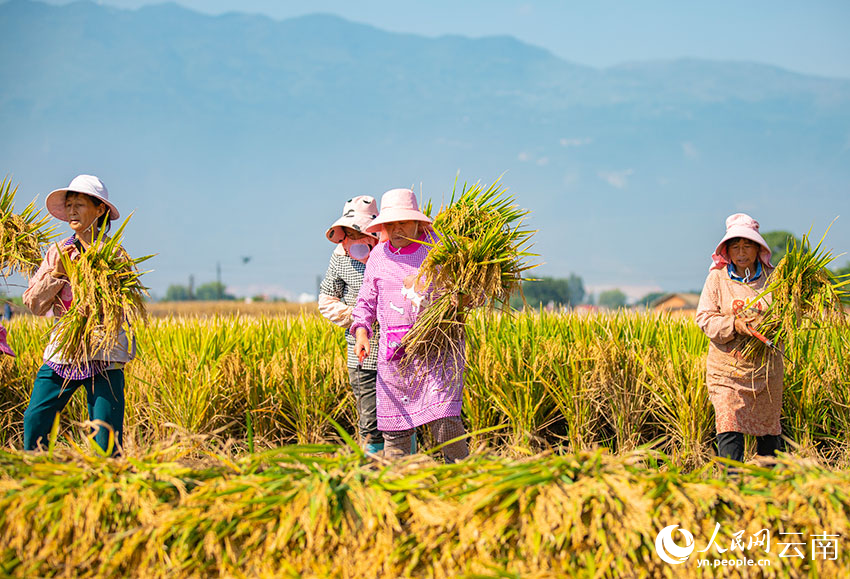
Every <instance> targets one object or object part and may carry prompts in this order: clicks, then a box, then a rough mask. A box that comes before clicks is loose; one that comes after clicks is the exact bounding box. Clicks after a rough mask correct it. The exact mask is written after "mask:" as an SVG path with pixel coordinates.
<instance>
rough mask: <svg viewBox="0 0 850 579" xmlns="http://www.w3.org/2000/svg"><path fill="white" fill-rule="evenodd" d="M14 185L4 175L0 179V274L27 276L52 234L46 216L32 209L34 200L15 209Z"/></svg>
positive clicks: (37, 262) (48, 218) (36, 263)
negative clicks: (18, 209) (17, 210)
mask: <svg viewBox="0 0 850 579" xmlns="http://www.w3.org/2000/svg"><path fill="white" fill-rule="evenodd" d="M17 191H18V188H17V186H15V187H14V188H13V187H12V182H11V180H10V179H9V178H8V177H7V178H4V179H2V180H0V274H2V275H3V276H4V277H6V276H8V275H9V274H11V273H14V272H18V273H20V274H23V275H25V276H30V275H32V273H33V272H34V271H35V270H36V269H37V268H38V266H39V264H40V263H41V252H42V249H43V248H44V247H45V245H46V244H48V243H50V241H51V240H52V239H53V238H54V237H55V227H49V226H48V225H47V224H48V222H49V220H50V216H49V215H42V214H41V212H40V211H38V210H36V208H35V201H33V202H31V203H30V204H28V205H27V206H26V207H24V209H23V211H21V212H20V213H16V212H15V196H16V195H17Z"/></svg>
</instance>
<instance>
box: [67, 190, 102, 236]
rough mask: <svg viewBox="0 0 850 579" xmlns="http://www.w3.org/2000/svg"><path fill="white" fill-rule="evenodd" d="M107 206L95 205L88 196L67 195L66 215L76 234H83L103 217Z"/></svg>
mask: <svg viewBox="0 0 850 579" xmlns="http://www.w3.org/2000/svg"><path fill="white" fill-rule="evenodd" d="M105 212H106V205H95V203H94V201H92V199H91V197H89V196H88V195H81V194H79V193H78V194H76V195H72V194H70V193H68V194H66V195H65V215H66V216H67V217H68V225H70V226H71V229H73V230H74V232H75V233H83V232H85V231H86V230H87V229H88V228H89V227H91V224H92V223H94V221H95V220H96V219H98V218H100V217H102V216H103V214H104V213H105Z"/></svg>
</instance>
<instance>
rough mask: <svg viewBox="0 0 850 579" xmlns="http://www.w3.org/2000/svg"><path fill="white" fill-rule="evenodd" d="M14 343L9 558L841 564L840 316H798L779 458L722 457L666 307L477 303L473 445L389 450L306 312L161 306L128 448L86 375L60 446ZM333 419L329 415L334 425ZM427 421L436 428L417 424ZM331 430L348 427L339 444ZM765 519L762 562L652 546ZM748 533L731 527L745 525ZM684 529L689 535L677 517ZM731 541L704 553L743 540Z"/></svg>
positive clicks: (33, 350)
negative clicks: (37, 405) (32, 432)
mask: <svg viewBox="0 0 850 579" xmlns="http://www.w3.org/2000/svg"><path fill="white" fill-rule="evenodd" d="M8 328H9V341H10V344H11V345H12V347H13V348H14V349H15V351H16V352H18V354H19V356H18V358H16V359H11V358H8V357H3V358H2V359H0V378H2V385H3V387H2V391H0V408H2V413H0V417H2V420H3V424H2V428H0V436H2V440H0V444H2V446H3V448H4V450H2V451H0V551H2V553H0V561H2V563H0V574H9V575H15V576H25V577H32V576H54V575H55V576H116V577H117V576H128V575H131V576H139V577H153V576H162V577H164V576H169V577H258V576H259V577H262V576H268V577H272V576H275V577H279V576H288V577H290V576H291V577H399V576H417V577H460V576H466V577H555V576H565V575H566V576H579V577H595V576H603V577H605V576H609V577H657V576H668V577H680V576H744V577H746V576H778V577H807V576H810V575H812V574H817V575H818V576H823V577H834V576H840V573H841V570H844V569H847V568H850V542H848V536H850V533H848V530H849V529H848V527H850V475H848V472H847V470H846V469H847V466H848V464H849V463H850V460H848V459H850V452H848V441H850V364H848V355H850V354H848V353H850V332H848V330H847V329H846V328H841V329H839V328H830V329H826V330H820V331H811V332H806V333H801V334H798V335H797V336H796V337H795V338H794V340H795V342H794V343H793V344H789V348H788V351H789V355H790V356H791V358H792V361H791V362H788V363H786V380H785V383H786V390H785V405H784V412H783V430H784V432H785V434H786V435H787V436H788V438H789V439H790V440H791V441H792V442H793V443H794V447H793V451H792V453H791V455H790V456H789V457H788V458H786V459H783V460H782V461H780V464H779V465H778V466H776V467H775V468H766V467H760V466H749V467H747V468H746V469H745V470H744V471H743V472H742V473H741V475H740V476H739V477H738V478H735V479H727V478H725V475H724V474H723V473H722V471H721V469H720V468H719V467H718V465H717V464H715V463H714V462H713V461H712V460H711V457H712V456H713V451H712V448H711V442H712V438H713V435H714V426H713V420H714V419H713V413H712V409H711V405H710V403H709V402H708V397H707V393H706V390H705V382H704V359H705V354H706V352H707V346H708V344H707V340H706V338H705V337H704V335H703V334H702V333H701V332H700V331H699V329H698V328H697V327H696V326H695V325H694V323H693V321H692V320H690V319H686V318H676V319H671V318H667V317H655V316H653V315H633V314H619V315H607V316H606V315H602V316H597V317H576V316H569V315H555V314H545V313H544V314H537V313H534V314H520V315H515V316H498V315H488V316H483V315H482V316H477V317H475V318H474V320H473V321H472V324H471V327H470V330H469V332H468V353H469V364H468V369H467V374H466V390H465V405H464V418H465V421H466V424H467V427H468V429H469V430H471V431H474V432H475V434H474V435H473V444H472V449H473V456H472V457H471V458H470V459H469V460H468V461H465V462H463V463H461V464H458V465H441V464H437V463H436V462H434V461H433V460H431V459H430V458H428V457H422V456H419V457H416V458H414V459H412V460H411V461H408V462H402V463H400V464H396V465H386V464H382V463H379V462H374V461H371V460H369V459H367V458H365V457H363V456H362V455H361V454H359V451H357V450H356V445H351V444H349V443H348V442H347V441H346V440H345V438H346V436H347V435H346V434H345V433H346V432H348V433H351V432H353V431H354V429H353V427H352V424H353V419H354V416H353V402H352V400H351V397H350V394H349V387H348V384H347V372H346V369H345V356H344V339H343V336H342V333H341V331H340V330H338V329H337V328H335V327H333V326H331V325H330V324H328V323H327V322H325V321H324V320H323V319H322V318H320V317H318V316H316V315H310V314H299V315H290V316H278V317H263V316H256V317H252V316H239V317H237V316H225V317H221V316H213V317H181V318H168V317H166V318H155V319H152V320H151V321H150V323H149V324H148V326H147V327H146V328H142V329H140V330H139V340H140V343H139V349H140V357H139V359H138V360H137V361H135V362H133V363H132V364H131V365H129V366H128V368H127V372H126V376H127V379H126V400H127V406H126V420H125V430H126V432H125V442H126V444H127V449H126V450H127V452H126V455H127V457H126V458H123V459H117V460H113V459H103V458H101V457H99V456H96V455H95V454H94V453H93V452H92V451H91V450H89V449H88V447H87V445H86V444H85V442H86V441H85V439H84V438H83V437H82V435H81V434H80V433H81V429H80V428H79V427H78V426H75V425H74V424H78V423H80V422H82V421H83V420H84V419H85V401H84V399H83V396H82V393H79V394H78V395H77V396H76V397H75V399H74V401H73V402H72V404H71V405H70V406H69V408H68V410H67V412H66V416H63V429H62V431H61V435H60V437H59V441H58V443H57V447H56V449H55V450H54V451H53V453H52V454H50V455H48V454H47V453H42V454H35V455H33V454H24V453H20V452H18V451H16V450H14V449H15V448H19V447H20V441H21V429H22V415H23V410H24V408H25V406H26V403H27V401H28V397H29V391H30V388H31V385H32V378H33V376H34V375H35V372H36V370H37V368H38V366H39V365H40V364H41V352H42V349H43V346H44V343H45V338H46V336H45V333H46V331H47V329H48V323H47V321H46V320H36V319H33V318H28V317H20V318H15V319H13V320H12V321H11V323H10V324H9V326H8ZM335 423H336V424H338V425H339V428H340V431H338V430H337V427H336V426H335ZM426 442H427V441H426ZM338 444H341V445H342V446H337V445H338ZM673 524H678V525H681V528H682V529H688V530H690V532H691V533H692V534H693V537H694V541H695V543H696V548H697V549H702V548H703V546H705V545H707V544H708V543H709V539H710V538H711V536H712V532H713V531H714V529H715V525H719V527H718V535H717V536H716V545H722V546H724V547H727V548H728V547H729V546H730V545H734V544H735V540H736V535H735V533H737V532H741V533H744V537H745V538H746V537H749V536H751V535H753V534H755V533H757V532H758V531H759V530H761V529H768V530H769V531H770V533H771V534H772V536H773V537H774V545H773V547H772V548H771V549H770V550H769V551H767V550H764V549H762V550H761V551H760V552H759V553H758V555H756V554H754V551H756V548H755V547H754V548H753V549H752V550H751V551H750V552H748V553H747V555H746V556H749V557H751V558H752V559H763V560H764V561H766V564H767V565H768V566H767V567H760V568H758V569H755V570H753V569H752V568H747V567H729V566H726V565H724V566H719V567H716V568H714V567H699V566H698V563H697V554H696V553H694V554H693V555H692V556H690V558H689V559H688V561H687V562H686V563H684V564H682V565H678V566H677V565H671V564H669V563H666V562H664V561H662V560H661V559H660V558H659V556H658V555H657V553H656V547H655V541H656V536H657V535H658V533H659V531H660V530H661V529H662V528H664V527H666V526H668V525H673ZM781 533H801V534H802V535H801V536H802V537H804V538H805V540H806V541H809V540H810V539H811V540H812V541H813V539H812V538H813V537H815V536H816V535H817V534H818V533H823V534H830V535H838V536H839V537H840V539H838V541H840V542H838V543H837V552H836V553H835V559H834V560H828V559H827V558H826V557H822V558H816V557H813V556H808V555H809V551H808V550H807V549H808V548H809V547H808V546H807V547H806V549H804V550H806V553H807V557H805V558H795V559H792V558H787V557H780V555H779V552H780V549H778V548H777V544H776V541H777V539H778V537H779V535H780V534H781ZM738 538H740V537H738ZM677 540H678V542H679V543H680V544H681V543H682V542H683V539H682V535H678V538H677ZM743 555H744V554H743V553H742V551H741V550H738V551H735V550H732V551H727V552H726V553H725V555H720V554H719V551H716V550H713V549H712V550H709V551H708V553H707V554H702V555H699V557H708V558H709V559H718V558H719V559H718V561H719V560H720V559H724V558H725V559H735V558H740V557H741V556H743Z"/></svg>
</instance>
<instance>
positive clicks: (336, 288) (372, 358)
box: [319, 195, 384, 453]
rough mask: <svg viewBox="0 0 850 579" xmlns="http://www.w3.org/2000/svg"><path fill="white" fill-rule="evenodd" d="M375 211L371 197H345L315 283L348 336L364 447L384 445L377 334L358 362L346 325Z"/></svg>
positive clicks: (324, 309)
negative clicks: (377, 400)
mask: <svg viewBox="0 0 850 579" xmlns="http://www.w3.org/2000/svg"><path fill="white" fill-rule="evenodd" d="M377 216H378V204H377V203H376V202H375V198H374V197H369V196H368V195H359V196H357V197H354V198H352V199H349V200H348V201H346V202H345V205H344V206H343V208H342V217H340V218H339V219H337V220H336V221H335V222H334V223H333V225H331V226H330V227H329V228H328V230H327V231H326V232H325V236H326V237H327V238H328V240H329V241H330V242H332V243H335V244H336V249H334V252H333V254H332V255H331V262H330V264H329V265H328V271H327V273H325V278H324V279H323V280H322V284H321V285H320V286H319V311H320V312H321V313H322V315H323V316H325V318H327V319H328V320H330V321H331V322H333V323H334V324H336V325H338V326H340V327H343V328H345V340H346V342H348V377H349V379H350V381H351V388H352V390H353V392H354V400H355V402H356V405H357V426H358V430H359V432H360V437H361V439H362V440H363V443H364V445H365V448H366V452H370V453H376V452H378V451H379V450H383V448H384V437H383V435H382V434H381V431H380V430H378V419H377V416H376V415H375V383H376V380H377V373H378V372H377V358H378V336H377V334H375V335H373V336H372V338H371V341H370V346H371V347H370V354H369V356H367V357H366V358H365V359H364V360H363V361H362V362H360V361H359V360H358V359H357V356H355V355H354V336H353V335H352V334H351V333H350V332H349V331H348V328H349V326H351V312H352V310H354V305H355V304H356V303H357V293H358V292H359V291H360V286H361V285H362V284H363V272H364V271H366V262H367V260H368V259H369V253H370V252H371V251H372V248H373V247H375V245H376V244H377V243H378V236H377V235H376V234H374V233H366V228H367V227H369V225H370V224H371V223H372V221H373V220H374V219H375V218H376V217H377Z"/></svg>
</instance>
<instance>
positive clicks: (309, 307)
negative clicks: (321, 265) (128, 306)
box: [147, 300, 319, 318]
mask: <svg viewBox="0 0 850 579" xmlns="http://www.w3.org/2000/svg"><path fill="white" fill-rule="evenodd" d="M147 307H148V315H150V316H151V317H155V318H164V317H208V316H249V317H269V316H270V317H274V316H298V315H301V314H318V313H319V308H318V306H317V305H316V303H315V302H310V303H306V304H296V303H290V302H251V303H246V302H245V301H235V300H228V301H212V302H207V301H187V302H150V303H148V306H147Z"/></svg>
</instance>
